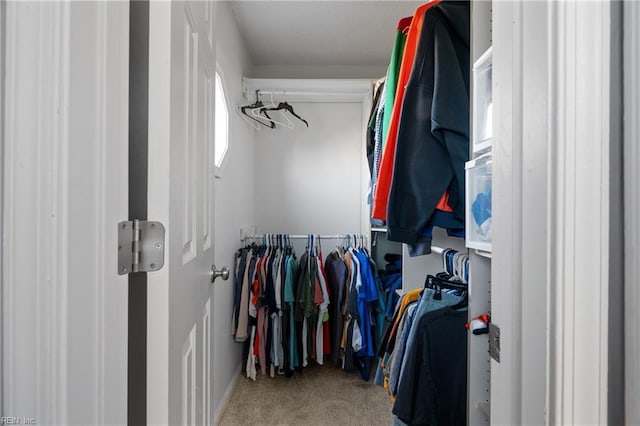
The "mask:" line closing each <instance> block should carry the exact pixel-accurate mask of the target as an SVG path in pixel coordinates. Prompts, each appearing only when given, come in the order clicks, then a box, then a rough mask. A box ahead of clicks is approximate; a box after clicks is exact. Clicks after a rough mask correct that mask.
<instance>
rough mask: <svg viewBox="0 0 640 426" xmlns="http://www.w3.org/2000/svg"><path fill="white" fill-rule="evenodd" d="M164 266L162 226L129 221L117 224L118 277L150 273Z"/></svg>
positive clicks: (157, 223) (142, 221)
mask: <svg viewBox="0 0 640 426" xmlns="http://www.w3.org/2000/svg"><path fill="white" fill-rule="evenodd" d="M163 265H164V225H162V223H160V222H150V221H146V220H137V219H135V220H130V221H124V222H120V223H118V275H126V274H131V273H133V272H151V271H158V270H160V269H162V266H163Z"/></svg>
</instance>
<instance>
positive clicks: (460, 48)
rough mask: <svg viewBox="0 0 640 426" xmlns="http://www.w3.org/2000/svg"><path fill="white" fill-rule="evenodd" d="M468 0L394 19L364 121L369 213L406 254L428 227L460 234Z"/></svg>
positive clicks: (437, 0) (414, 250)
mask: <svg viewBox="0 0 640 426" xmlns="http://www.w3.org/2000/svg"><path fill="white" fill-rule="evenodd" d="M469 23H470V5H469V2H468V1H444V0H432V1H430V2H429V3H426V4H424V5H422V6H420V7H419V8H417V9H416V11H415V13H414V15H413V16H412V17H408V18H403V19H402V20H400V22H399V23H398V27H397V31H396V39H395V42H394V46H393V51H392V53H391V59H390V63H389V68H388V71H387V75H386V78H385V80H384V84H381V85H380V87H379V89H378V90H377V92H376V95H375V98H374V99H375V102H374V108H373V110H372V112H371V115H370V120H369V126H368V132H367V135H368V144H367V146H368V149H367V154H368V156H369V164H370V171H371V181H372V187H371V190H372V194H371V195H372V196H371V203H372V205H371V220H372V223H373V224H375V225H382V224H385V223H386V225H387V229H388V239H389V240H392V241H399V242H403V243H407V244H408V245H409V246H410V254H411V255H422V254H428V253H430V248H431V236H432V230H433V226H438V227H441V228H445V229H447V230H448V232H449V234H450V235H453V236H458V237H463V236H464V219H465V214H464V213H465V205H464V203H465V196H464V194H465V183H464V164H465V162H466V161H467V160H468V157H469V78H470V59H469Z"/></svg>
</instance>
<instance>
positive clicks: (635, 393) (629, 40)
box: [623, 1, 640, 424]
mask: <svg viewBox="0 0 640 426" xmlns="http://www.w3.org/2000/svg"><path fill="white" fill-rule="evenodd" d="M623 8H624V23H623V31H624V42H623V43H624V53H623V56H624V80H623V81H624V83H623V84H624V98H625V99H624V148H623V150H624V202H625V205H624V231H625V235H624V237H625V255H624V257H625V265H624V266H625V268H624V281H625V289H624V307H625V309H624V312H625V321H624V332H625V335H624V337H625V340H624V343H625V367H626V368H625V376H626V380H625V386H626V388H625V402H626V404H625V410H626V412H625V414H626V418H625V421H626V423H627V424H640V405H638V400H639V399H640V365H639V364H638V357H639V356H640V338H639V337H638V336H640V323H639V321H640V310H638V306H640V288H639V287H638V283H639V282H640V264H639V263H638V259H639V258H640V223H639V222H638V218H639V217H640V194H639V193H638V190H639V188H640V170H639V169H638V164H640V147H639V146H638V140H640V121H638V117H639V116H640V81H639V80H638V75H640V42H639V41H638V40H639V39H640V30H639V27H638V26H639V25H640V4H638V3H637V2H635V1H625V2H624V3H623Z"/></svg>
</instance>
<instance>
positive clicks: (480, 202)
mask: <svg viewBox="0 0 640 426" xmlns="http://www.w3.org/2000/svg"><path fill="white" fill-rule="evenodd" d="M491 168H492V157H491V154H485V155H483V156H481V157H478V158H476V159H474V160H471V161H468V162H467V163H466V164H465V174H466V197H467V198H466V229H465V234H466V244H467V247H469V248H474V249H477V250H481V251H485V252H491V228H492V214H491V212H492V209H491V204H492V194H491V193H492V191H491V181H492V171H491Z"/></svg>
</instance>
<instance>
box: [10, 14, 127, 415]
mask: <svg viewBox="0 0 640 426" xmlns="http://www.w3.org/2000/svg"><path fill="white" fill-rule="evenodd" d="M3 7H6V9H5V12H6V16H5V18H6V19H5V20H4V22H3V23H2V24H0V31H2V32H3V33H4V34H3V38H4V40H5V42H6V45H5V52H2V51H0V54H3V55H6V56H5V57H4V60H3V62H4V64H5V65H6V75H5V76H4V77H5V80H4V81H3V86H4V96H3V98H2V99H1V102H2V106H3V107H2V112H3V117H2V118H3V119H4V120H0V125H2V128H1V129H0V130H1V132H0V135H1V137H2V147H3V151H4V158H3V161H2V170H3V176H2V183H3V185H2V219H3V227H2V229H3V236H2V237H3V248H2V311H1V312H2V318H1V324H2V350H1V359H2V390H3V392H2V401H1V407H0V411H1V415H2V416H3V420H2V423H6V424H8V423H14V424H82V425H90V424H92V425H94V424H97V425H104V424H125V423H126V421H127V277H126V276H119V275H118V274H117V247H118V245H117V224H118V222H119V221H121V220H126V218H127V197H128V177H127V173H128V78H129V76H128V57H129V54H128V52H129V6H128V4H126V3H123V2H83V3H80V2H29V3H27V2H6V3H5V4H4V5H3ZM4 417H8V418H9V419H5V418H4Z"/></svg>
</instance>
